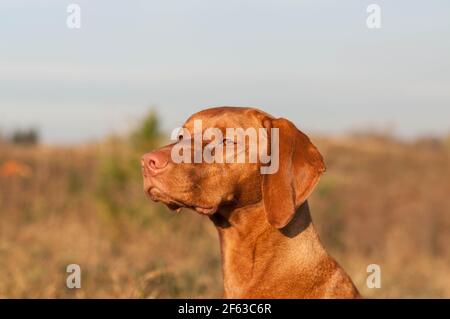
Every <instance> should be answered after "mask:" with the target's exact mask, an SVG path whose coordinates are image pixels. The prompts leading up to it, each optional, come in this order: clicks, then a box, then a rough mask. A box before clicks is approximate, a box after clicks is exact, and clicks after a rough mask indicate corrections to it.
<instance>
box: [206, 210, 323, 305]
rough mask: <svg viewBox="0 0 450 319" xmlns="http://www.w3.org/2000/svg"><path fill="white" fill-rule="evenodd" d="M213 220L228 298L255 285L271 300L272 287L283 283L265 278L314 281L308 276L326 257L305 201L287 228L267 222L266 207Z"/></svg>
mask: <svg viewBox="0 0 450 319" xmlns="http://www.w3.org/2000/svg"><path fill="white" fill-rule="evenodd" d="M211 219H212V220H213V222H214V224H215V225H216V227H217V229H218V232H219V238H220V245H221V254H222V271H223V280H224V290H225V296H226V297H240V296H243V295H246V296H248V295H249V292H250V291H252V287H254V286H258V287H259V288H258V289H259V294H261V293H262V294H263V295H264V292H261V286H265V287H267V290H268V295H270V292H269V290H272V289H274V288H276V287H274V286H273V285H276V282H280V279H284V278H267V276H266V275H267V274H274V273H276V274H279V276H284V275H286V277H287V276H289V275H292V274H296V275H297V274H298V275H299V276H305V277H307V276H314V274H310V272H311V271H312V270H313V269H314V267H315V266H316V264H318V263H319V262H320V261H321V260H323V258H324V257H327V256H328V255H327V253H326V252H325V250H324V249H323V247H322V245H321V243H320V241H319V237H318V235H317V232H316V231H315V229H314V226H313V224H312V221H311V216H310V213H309V207H308V203H307V202H305V203H304V204H303V205H301V206H300V207H299V208H298V209H297V211H296V212H295V215H294V218H293V219H292V220H291V222H290V223H289V224H288V225H287V226H286V227H284V228H283V229H276V228H275V227H273V226H272V225H270V224H269V223H268V222H267V219H266V214H265V210H264V206H263V204H262V203H258V204H254V205H249V206H244V207H241V208H238V209H234V210H232V211H230V210H228V211H227V210H225V211H220V212H219V213H218V214H215V215H214V217H212V218H211Z"/></svg>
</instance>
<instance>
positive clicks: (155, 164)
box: [141, 107, 360, 298]
mask: <svg viewBox="0 0 450 319" xmlns="http://www.w3.org/2000/svg"><path fill="white" fill-rule="evenodd" d="M199 121H201V124H202V128H201V130H200V133H201V134H202V133H206V131H207V130H208V129H209V128H215V129H216V131H215V132H216V133H222V134H223V135H225V132H226V131H227V129H229V128H242V130H245V131H244V132H246V131H247V130H248V129H255V130H258V131H261V130H262V132H266V133H267V134H266V135H264V134H262V138H260V139H258V141H257V144H259V145H258V146H264V147H263V149H266V150H267V153H268V152H269V151H271V152H272V154H271V159H270V161H269V162H267V161H266V162H265V163H263V161H262V160H261V158H257V160H256V161H248V160H247V161H244V162H242V161H241V162H236V161H229V160H228V159H230V156H229V155H228V154H225V150H229V149H231V148H233V149H234V148H236V147H238V145H236V142H235V141H234V140H231V139H229V138H226V139H222V137H220V138H217V136H218V135H220V134H216V135H215V139H212V138H211V139H209V140H208V137H206V139H205V137H204V136H203V139H201V140H199V139H197V140H196V138H197V136H198V133H199V132H195V129H196V127H195V126H196V123H198V122H199ZM182 131H183V132H184V134H182V135H180V136H179V141H177V142H175V143H172V144H170V145H167V146H164V147H162V148H160V149H157V150H154V151H152V152H150V153H147V154H145V155H144V156H143V157H142V160H141V166H142V174H143V180H144V190H145V192H146V193H147V194H148V195H149V196H150V198H151V199H152V200H153V201H160V202H162V203H164V204H166V205H167V206H168V207H169V208H170V209H172V210H180V209H181V208H190V209H193V210H196V211H197V212H198V213H200V214H203V215H206V216H208V217H209V218H210V219H211V220H212V222H213V223H214V225H215V226H216V228H217V230H218V234H219V239H220V245H221V256H222V272H223V284H224V295H223V296H224V298H360V294H359V292H358V290H357V289H356V287H355V285H354V284H353V282H352V280H351V279H350V277H349V276H348V275H347V274H346V273H345V271H344V270H343V269H342V268H341V267H340V266H339V264H338V263H337V262H336V261H335V260H334V259H333V258H332V257H331V256H330V255H329V254H328V253H327V252H326V250H325V249H324V247H323V245H322V244H321V242H320V240H319V236H318V234H317V232H316V230H315V228H314V226H313V223H312V221H311V216H310V211H309V206H308V202H307V198H308V197H309V195H310V194H311V192H312V191H313V189H314V187H315V186H316V184H317V183H318V182H319V179H320V176H321V174H322V173H323V172H324V171H325V165H324V162H323V158H322V155H321V154H320V153H319V151H318V150H317V148H316V147H315V146H314V145H313V144H312V142H311V141H310V139H309V138H308V137H307V136H306V135H305V134H304V133H302V132H301V131H300V130H298V129H297V128H296V127H295V125H294V124H293V123H291V122H290V121H289V120H287V119H284V118H274V117H273V116H271V115H269V114H267V113H265V112H263V111H260V110H258V109H256V108H241V107H215V108H209V109H206V110H203V111H200V112H198V113H196V114H194V115H192V116H191V117H190V118H189V119H188V120H187V121H186V122H185V124H184V125H183V129H182ZM275 132H276V133H277V135H278V140H275V139H274V138H273V137H274V136H275V135H276V134H275ZM209 135H210V136H209V137H212V135H213V134H209ZM245 138H248V139H250V138H249V137H248V136H247V137H245V136H244V140H242V139H241V140H240V144H242V141H245ZM218 139H220V140H218ZM211 140H216V141H215V142H216V144H214V145H215V147H216V148H214V151H215V154H214V155H216V156H217V155H223V156H219V158H222V159H223V158H224V157H225V159H227V160H226V161H222V162H217V161H199V160H197V161H196V160H195V159H196V156H197V155H198V154H203V155H204V154H205V152H204V151H205V149H206V148H207V147H208V146H209V145H210V144H212V142H211ZM199 141H200V142H199ZM274 141H275V142H276V143H277V145H275V142H274ZM207 142H210V144H208V145H207ZM248 144H249V145H250V143H248ZM180 145H182V146H183V147H184V148H183V158H184V159H185V161H179V159H176V158H175V159H174V155H180V152H179V149H178V150H177V151H176V152H174V150H175V148H177V147H178V148H179V147H180ZM249 145H247V146H245V147H243V148H241V153H239V152H236V153H235V154H234V157H233V156H231V157H232V159H233V158H234V159H235V158H236V157H237V156H238V155H239V154H241V155H245V156H247V157H250V154H249V153H250V152H251V150H250V147H249ZM195 146H197V150H195ZM219 146H224V147H225V148H220V147H219ZM193 149H194V152H193V154H192V150H193ZM274 150H277V152H278V159H277V160H278V163H277V165H276V166H275V168H276V171H274V172H271V173H267V174H262V173H261V172H262V169H263V168H264V167H266V168H267V167H268V166H270V165H272V162H273V161H274V158H275V157H274ZM189 151H191V154H189ZM202 151H203V153H202ZM222 152H223V153H224V154H221V153H222ZM211 153H214V152H211ZM186 154H187V155H186ZM175 157H176V156H175ZM197 159H198V158H197Z"/></svg>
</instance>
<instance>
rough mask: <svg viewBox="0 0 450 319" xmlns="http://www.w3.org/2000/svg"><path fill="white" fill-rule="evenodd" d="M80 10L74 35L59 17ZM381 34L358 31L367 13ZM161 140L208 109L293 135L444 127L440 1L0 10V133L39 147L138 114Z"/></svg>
mask: <svg viewBox="0 0 450 319" xmlns="http://www.w3.org/2000/svg"><path fill="white" fill-rule="evenodd" d="M72 2H75V3H78V4H80V6H81V10H82V11H81V23H82V27H81V29H79V30H71V29H68V28H67V27H66V17H67V13H66V7H67V5H68V4H70V3H72ZM371 3H377V4H379V5H380V6H381V9H382V12H381V13H382V16H381V17H382V28H381V29H368V28H367V27H366V18H367V15H368V13H367V12H366V8H367V5H368V4H371ZM150 105H154V106H156V107H157V109H158V111H159V113H160V115H161V117H162V121H163V126H164V128H165V129H166V130H168V131H169V130H171V129H172V128H174V127H176V126H179V125H180V124H181V123H182V122H183V120H184V119H185V118H186V117H187V116H188V115H190V114H192V113H193V112H196V111H198V110H200V109H202V108H205V107H208V106H214V105H242V106H258V107H260V108H262V109H264V110H265V111H267V112H269V113H272V114H274V115H276V116H283V117H287V118H290V119H292V120H293V121H294V122H295V123H296V124H297V125H298V126H299V127H300V128H302V129H304V130H306V131H309V132H310V131H315V132H323V133H340V132H345V131H348V130H350V129H355V128H360V129H361V128H368V127H374V128H386V127H391V128H392V127H393V128H394V130H395V132H396V133H397V134H399V135H401V136H408V137H409V136H417V135H421V134H443V133H448V132H449V131H450V1H448V0H430V1H411V0H409V1H407V0H396V1H373V0H372V1H364V0H345V1H332V0H329V1H321V0H307V1H300V0H284V1H274V0H273V1H264V0H258V1H257V0H254V1H250V0H247V1H246V0H240V1H237V0H231V1H230V0H227V1H215V0H202V1H200V0H197V1H195V0H165V1H162V0H161V1H137V0H135V1H111V0H109V1H106V0H96V1H92V0H91V1H61V0H59V1H57V0H55V1H38V0H29V1H22V0H2V1H1V2H0V130H1V131H3V132H5V131H6V132H8V131H10V130H11V129H13V128H16V127H27V126H30V125H32V126H36V127H38V128H39V129H40V131H41V134H42V136H43V138H44V140H45V141H46V142H57V143H66V142H71V143H73V142H83V141H86V140H90V139H94V138H100V137H102V136H104V135H106V134H108V133H110V132H122V131H124V130H126V129H127V128H129V127H130V126H132V125H133V123H135V121H136V120H138V119H139V118H140V116H141V115H142V114H143V113H144V112H145V110H146V109H147V108H148V107H149V106H150Z"/></svg>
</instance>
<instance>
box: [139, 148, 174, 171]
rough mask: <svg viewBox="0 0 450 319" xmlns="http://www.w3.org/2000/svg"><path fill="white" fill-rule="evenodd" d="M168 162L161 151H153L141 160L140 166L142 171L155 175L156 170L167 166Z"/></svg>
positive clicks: (165, 155)
mask: <svg viewBox="0 0 450 319" xmlns="http://www.w3.org/2000/svg"><path fill="white" fill-rule="evenodd" d="M168 162H169V160H168V157H167V154H165V153H164V152H161V151H153V152H150V153H147V154H145V155H144V156H143V157H142V159H141V165H142V167H143V168H144V169H148V170H150V172H152V173H155V172H156V171H157V170H159V169H162V168H164V167H166V166H167V163H168Z"/></svg>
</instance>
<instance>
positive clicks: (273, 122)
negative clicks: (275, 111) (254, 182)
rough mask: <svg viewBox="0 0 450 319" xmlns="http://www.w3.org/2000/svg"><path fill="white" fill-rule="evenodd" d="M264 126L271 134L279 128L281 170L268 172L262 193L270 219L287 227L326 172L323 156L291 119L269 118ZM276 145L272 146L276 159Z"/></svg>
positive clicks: (273, 141)
mask: <svg viewBox="0 0 450 319" xmlns="http://www.w3.org/2000/svg"><path fill="white" fill-rule="evenodd" d="M264 126H265V128H266V129H269V135H271V136H274V135H272V134H274V132H273V131H272V132H271V130H270V129H271V128H273V129H278V141H277V140H276V139H275V140H274V139H273V138H271V140H272V141H271V143H272V144H273V143H277V142H278V151H279V152H278V153H279V154H278V160H279V166H278V171H276V172H274V173H273V174H264V175H263V178H262V195H263V201H264V207H265V211H266V216H267V220H268V221H269V223H270V224H271V225H273V226H274V227H276V228H283V227H284V226H286V225H287V224H288V223H289V222H290V221H291V219H292V218H293V217H294V213H295V210H296V209H297V208H298V207H299V206H300V205H301V204H303V202H305V200H306V199H307V198H308V196H309V194H311V192H312V191H313V189H314V187H315V186H316V184H317V183H318V181H319V178H320V175H321V174H322V173H323V172H324V171H325V165H324V163H323V158H322V155H321V154H320V153H319V151H318V150H317V148H316V147H315V146H314V145H313V144H312V143H311V141H310V140H309V138H308V136H306V135H305V134H303V133H302V132H301V131H299V130H298V129H297V128H296V127H295V125H294V124H292V123H291V122H290V121H288V120H286V119H283V118H279V119H266V120H265V121H264ZM274 146H276V145H270V151H271V156H272V159H271V161H273V160H274V156H276V154H273V152H274V151H276V147H274Z"/></svg>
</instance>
